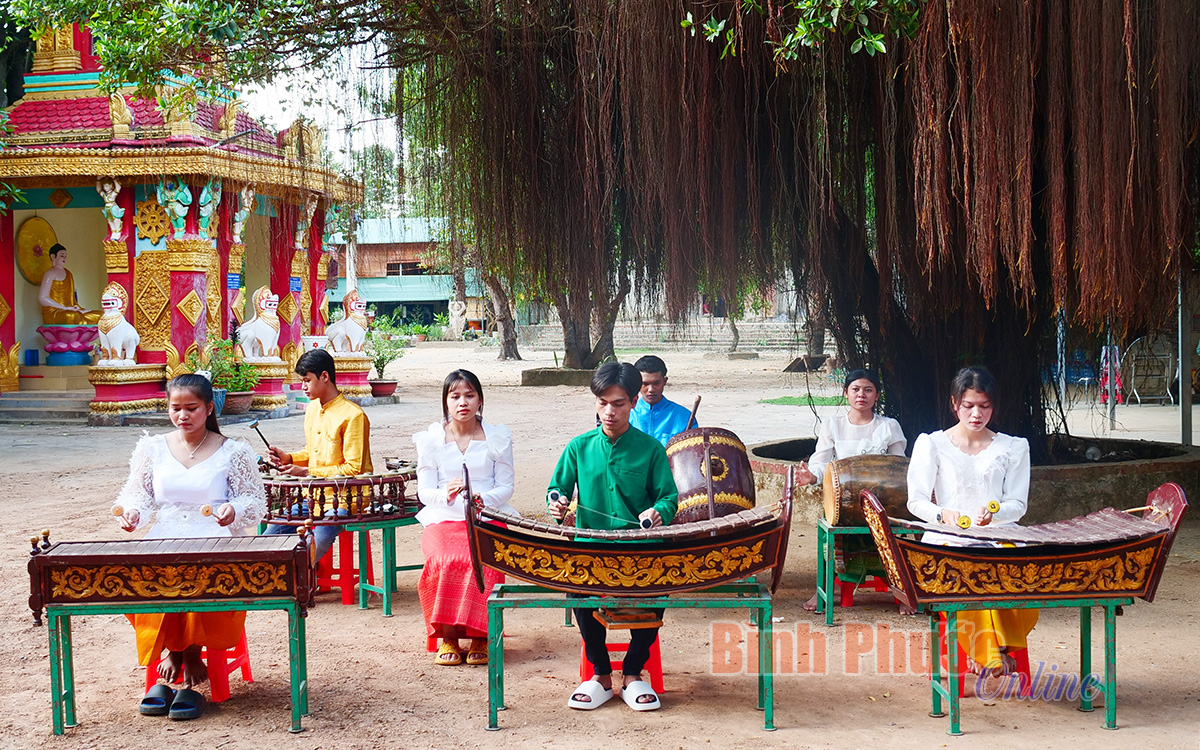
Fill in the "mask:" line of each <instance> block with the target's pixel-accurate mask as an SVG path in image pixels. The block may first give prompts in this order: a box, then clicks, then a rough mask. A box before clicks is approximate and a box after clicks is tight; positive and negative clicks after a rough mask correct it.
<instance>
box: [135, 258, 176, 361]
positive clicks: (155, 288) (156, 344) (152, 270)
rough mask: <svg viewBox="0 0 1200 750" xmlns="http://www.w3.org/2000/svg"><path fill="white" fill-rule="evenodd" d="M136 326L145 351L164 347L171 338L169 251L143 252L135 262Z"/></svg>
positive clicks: (141, 345) (158, 349)
mask: <svg viewBox="0 0 1200 750" xmlns="http://www.w3.org/2000/svg"><path fill="white" fill-rule="evenodd" d="M133 267H134V273H133V327H134V328H135V329H137V332H138V334H139V335H141V337H142V340H141V343H140V344H139V346H140V347H141V348H142V350H143V351H148V352H149V351H163V350H164V348H165V347H166V346H168V345H169V344H170V341H171V316H170V313H169V310H168V308H169V307H170V304H171V277H170V274H169V273H168V271H167V253H166V252H163V251H161V250H156V251H148V252H143V253H142V254H141V255H139V256H138V257H137V259H136V260H135V261H134V264H133Z"/></svg>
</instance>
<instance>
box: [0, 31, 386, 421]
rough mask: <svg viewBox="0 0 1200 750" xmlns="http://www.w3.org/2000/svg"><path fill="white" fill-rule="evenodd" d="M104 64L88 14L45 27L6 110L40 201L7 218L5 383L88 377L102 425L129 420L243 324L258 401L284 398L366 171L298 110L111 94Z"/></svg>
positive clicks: (0, 273) (319, 322)
mask: <svg viewBox="0 0 1200 750" xmlns="http://www.w3.org/2000/svg"><path fill="white" fill-rule="evenodd" d="M99 70H100V66H99V62H98V60H97V58H96V57H95V56H94V55H93V54H92V40H91V33H90V31H89V30H88V29H87V28H86V27H84V26H80V25H74V26H72V27H70V28H63V29H59V30H58V31H56V32H53V33H47V34H45V35H44V36H42V37H41V38H40V39H39V40H38V42H37V49H36V53H35V55H34V63H33V67H32V70H31V71H29V72H28V73H27V74H26V76H25V82H24V95H23V97H22V98H21V99H19V100H18V101H17V102H16V103H15V104H13V105H12V106H10V107H9V108H8V109H7V114H8V118H9V123H10V126H11V134H10V135H9V137H8V138H7V145H6V147H5V148H3V149H2V150H0V181H3V182H6V183H8V184H9V185H11V186H13V187H15V188H19V189H20V190H21V191H22V192H23V195H24V198H25V199H26V201H27V202H26V203H14V204H13V205H11V206H9V207H8V211H7V212H6V213H5V214H4V215H3V216H2V217H0V391H11V390H26V389H46V390H53V389H59V390H66V389H70V388H74V387H79V385H80V384H82V385H83V386H85V387H86V386H87V384H88V383H89V382H90V383H91V385H92V386H94V388H95V394H96V395H95V397H94V399H93V400H92V422H93V423H100V424H105V423H107V424H113V423H119V422H120V421H121V418H122V417H123V415H127V414H133V413H139V412H147V411H157V410H161V409H163V408H165V402H164V398H163V384H164V380H165V379H166V378H170V377H172V376H174V375H175V374H178V373H179V372H182V371H184V370H185V369H186V368H187V361H188V358H189V355H195V358H196V359H199V360H201V361H203V360H204V359H205V358H206V357H207V354H208V350H207V349H206V347H208V346H209V344H210V342H212V341H215V340H217V339H221V338H230V337H231V334H232V333H233V331H234V330H235V329H237V328H239V327H242V328H243V336H242V337H240V338H246V334H250V336H249V338H250V339H252V342H251V343H252V344H253V346H252V348H253V351H248V352H243V354H245V355H246V356H245V360H246V361H247V362H248V363H250V364H251V366H253V367H255V368H256V369H257V370H258V372H259V375H260V383H259V385H258V387H257V388H256V389H255V397H254V404H253V407H252V408H254V409H261V410H267V411H272V410H276V409H283V408H286V396H285V395H284V392H283V388H284V387H285V385H286V384H287V383H288V382H294V376H293V375H292V369H293V367H294V365H295V362H296V359H297V358H298V357H299V356H300V354H301V352H302V351H303V348H304V347H305V346H314V345H320V344H318V343H317V342H323V341H324V331H325V324H326V322H327V320H328V303H329V301H328V298H327V295H326V273H327V268H328V260H329V255H328V254H327V253H326V252H325V251H324V246H323V241H322V237H323V236H324V234H325V224H326V215H327V213H329V214H330V215H332V212H333V211H334V210H335V206H336V205H338V204H347V203H355V202H358V201H359V200H360V199H361V194H362V188H361V185H359V184H358V183H356V182H353V181H351V180H348V179H345V178H343V177H340V176H338V175H336V174H334V173H333V172H331V171H328V170H326V169H324V168H322V167H321V164H320V161H319V154H320V151H321V132H320V131H319V130H318V129H317V128H316V127H315V126H313V125H312V124H310V123H307V122H305V121H304V120H302V119H301V120H297V121H296V122H295V123H294V124H292V126H291V127H289V128H288V129H286V130H284V131H283V132H280V133H273V132H271V131H269V130H267V129H266V128H264V127H263V125H262V124H260V123H259V122H257V121H255V120H254V119H253V118H251V117H250V116H249V115H247V114H246V113H244V112H242V111H240V109H239V100H238V99H237V97H236V94H232V93H231V94H230V96H229V97H228V98H226V99H225V100H223V101H211V102H210V101H200V100H196V99H194V98H193V99H190V100H189V99H187V98H184V97H180V96H178V95H177V94H178V92H177V91H176V92H163V93H164V94H165V95H164V96H160V97H158V98H157V99H155V98H144V97H140V96H136V95H135V93H134V89H133V88H132V87H129V88H126V89H122V90H120V91H118V92H116V93H113V94H111V95H110V94H108V93H106V92H104V91H101V90H100V89H98V88H97V86H98V82H99ZM166 102H169V104H164V103H166ZM255 303H257V304H255ZM246 323H250V324H251V325H249V326H244V325H243V324H246ZM272 334H277V336H273V335H272ZM93 349H96V350H97V351H98V355H96V356H97V358H98V359H97V361H96V362H93V354H92V352H93ZM367 366H368V367H369V365H367ZM347 374H348V375H350V374H351V373H347ZM362 379H363V380H364V383H365V373H364V374H363V378H362ZM350 380H351V381H353V380H354V378H351V379H350Z"/></svg>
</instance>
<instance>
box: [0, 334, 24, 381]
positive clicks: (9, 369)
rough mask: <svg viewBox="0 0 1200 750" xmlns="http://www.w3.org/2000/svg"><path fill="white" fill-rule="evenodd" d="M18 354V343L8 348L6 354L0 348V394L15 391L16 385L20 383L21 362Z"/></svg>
mask: <svg viewBox="0 0 1200 750" xmlns="http://www.w3.org/2000/svg"><path fill="white" fill-rule="evenodd" d="M20 353H21V342H20V341H18V342H17V343H15V344H13V345H12V346H10V347H9V348H8V353H7V354H6V353H5V352H4V347H2V346H0V392H6V391H9V392H11V391H15V390H17V384H18V383H20V382H21V381H20V380H19V378H20V375H21V361H20V359H18V357H19V355H20Z"/></svg>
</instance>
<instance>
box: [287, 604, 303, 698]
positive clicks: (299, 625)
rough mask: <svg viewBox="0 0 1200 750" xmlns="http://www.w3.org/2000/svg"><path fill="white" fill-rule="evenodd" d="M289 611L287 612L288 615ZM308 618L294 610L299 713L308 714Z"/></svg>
mask: <svg viewBox="0 0 1200 750" xmlns="http://www.w3.org/2000/svg"><path fill="white" fill-rule="evenodd" d="M290 616H291V613H289V617H290ZM307 623H308V620H307V618H305V617H301V616H300V612H299V609H298V608H297V610H296V628H297V630H298V631H299V633H300V713H302V714H303V715H304V716H308V633H307V629H308V625H307Z"/></svg>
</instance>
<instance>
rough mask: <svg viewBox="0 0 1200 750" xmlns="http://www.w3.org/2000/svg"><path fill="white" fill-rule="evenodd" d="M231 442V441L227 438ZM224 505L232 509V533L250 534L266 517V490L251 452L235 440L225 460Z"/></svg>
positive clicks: (247, 447)
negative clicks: (230, 452) (231, 453)
mask: <svg viewBox="0 0 1200 750" xmlns="http://www.w3.org/2000/svg"><path fill="white" fill-rule="evenodd" d="M228 439H230V440H232V439H233V438H228ZM225 502H227V503H229V504H230V505H232V506H233V510H234V517H233V523H231V524H230V525H229V528H230V530H232V531H235V532H236V531H245V532H250V531H252V530H253V529H254V527H256V526H258V523H259V521H261V520H262V519H263V516H265V515H266V514H267V490H266V487H265V486H264V485H263V480H262V474H261V473H259V471H258V463H257V461H256V456H255V453H254V451H253V449H251V448H250V446H249V445H248V444H247V443H245V442H244V441H241V440H238V441H237V444H236V445H234V446H233V455H232V456H230V457H229V495H228V497H227V498H226V499H225Z"/></svg>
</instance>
